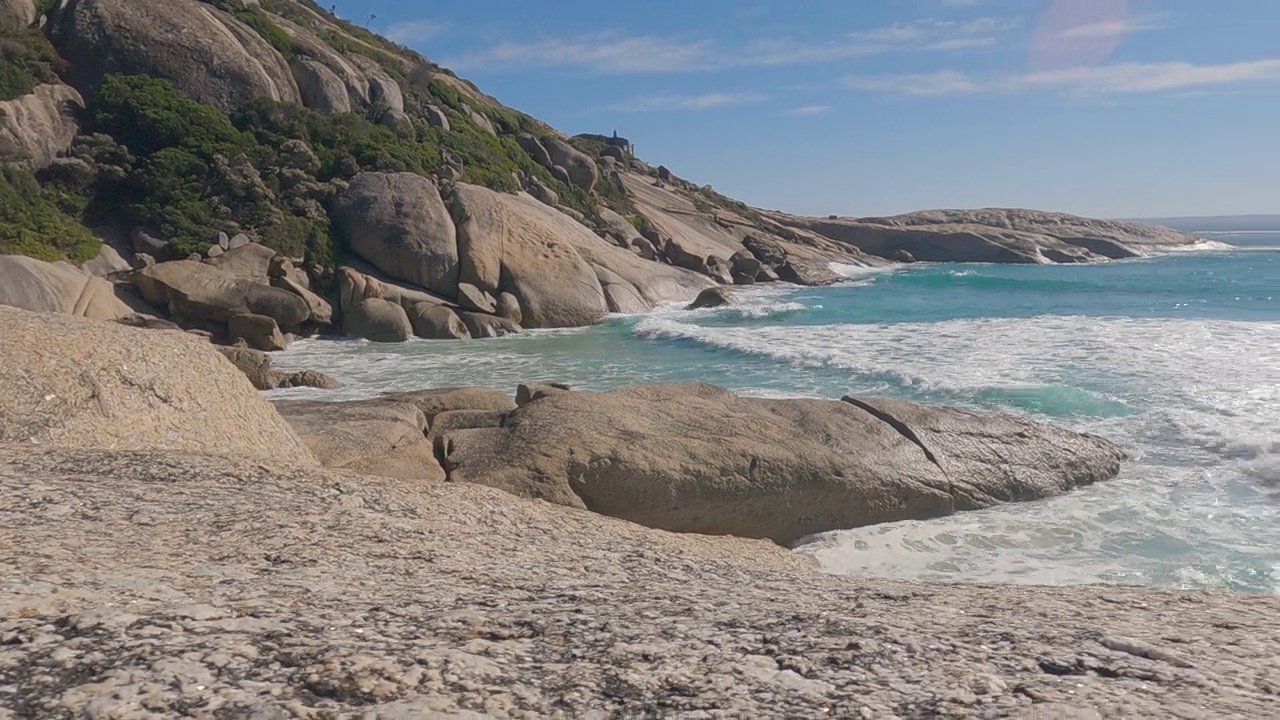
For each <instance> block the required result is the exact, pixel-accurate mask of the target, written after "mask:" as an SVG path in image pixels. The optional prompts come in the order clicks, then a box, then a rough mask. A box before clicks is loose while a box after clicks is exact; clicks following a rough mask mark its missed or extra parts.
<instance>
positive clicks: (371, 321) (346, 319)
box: [342, 297, 413, 343]
mask: <svg viewBox="0 0 1280 720" xmlns="http://www.w3.org/2000/svg"><path fill="white" fill-rule="evenodd" d="M342 331H343V332H345V333H346V334H348V335H354V336H355V337H361V338H364V339H366V340H371V341H373V342H385V343H395V342H404V341H405V340H408V339H409V338H411V337H413V324H412V323H411V322H409V315H408V313H407V312H405V309H404V308H403V307H401V306H400V305H398V304H396V303H393V302H391V301H389V300H385V299H383V298H377V297H370V298H364V299H363V300H361V301H360V302H358V303H356V304H354V305H352V306H351V307H349V308H347V309H346V310H345V311H344V313H343V315H342Z"/></svg>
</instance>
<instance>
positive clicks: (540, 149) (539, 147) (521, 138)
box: [516, 133, 554, 168]
mask: <svg viewBox="0 0 1280 720" xmlns="http://www.w3.org/2000/svg"><path fill="white" fill-rule="evenodd" d="M516 142H517V143H519V145H520V147H521V149H523V150H524V151H525V152H527V153H529V157H531V158H533V161H534V162H536V163H538V164H539V165H541V166H543V167H545V168H550V167H551V166H552V165H553V164H554V163H552V162H551V155H550V154H548V153H547V148H546V147H545V146H544V145H543V144H542V141H541V140H539V139H538V138H536V137H534V136H533V135H530V134H529V133H520V134H519V135H516Z"/></svg>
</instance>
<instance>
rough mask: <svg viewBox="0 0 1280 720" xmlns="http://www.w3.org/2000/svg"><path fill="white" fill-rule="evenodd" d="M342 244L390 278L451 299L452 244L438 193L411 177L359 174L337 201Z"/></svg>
mask: <svg viewBox="0 0 1280 720" xmlns="http://www.w3.org/2000/svg"><path fill="white" fill-rule="evenodd" d="M335 220H336V223H337V225H338V227H339V231H340V233H341V236H342V239H343V241H344V242H345V243H346V245H347V247H349V248H350V249H351V251H352V252H354V253H355V254H356V255H359V256H360V257H362V258H364V259H365V260H367V261H368V262H369V263H371V264H373V265H374V267H376V268H378V269H379V270H381V271H382V272H384V273H386V274H387V275H388V276H390V277H392V278H395V279H396V280H403V281H404V282H408V283H412V284H414V285H419V286H421V287H424V288H426V289H428V290H430V291H432V292H435V293H438V294H440V295H444V296H446V297H454V296H455V295H456V293H457V291H458V241H457V236H456V233H455V230H454V225H453V221H452V220H450V218H449V211H448V210H447V209H446V208H445V206H444V201H443V200H441V199H440V191H439V190H437V189H436V186H435V185H434V184H433V183H432V182H431V181H430V180H428V179H426V178H424V177H422V176H420V175H414V174H413V173H360V174H359V175H357V176H355V178H353V179H352V180H351V184H350V185H349V186H348V188H347V191H346V193H345V194H343V196H342V198H341V200H340V201H339V202H338V207H337V212H336V216H335Z"/></svg>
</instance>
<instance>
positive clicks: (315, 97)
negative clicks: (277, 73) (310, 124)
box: [289, 60, 351, 115]
mask: <svg viewBox="0 0 1280 720" xmlns="http://www.w3.org/2000/svg"><path fill="white" fill-rule="evenodd" d="M289 69H290V70H291V71H292V73H293V79H294V81H296V82H297V83H298V92H299V93H300V94H301V95H302V104H303V105H306V106H307V107H309V108H311V109H313V110H319V111H320V112H322V113H328V114H330V115H338V114H341V113H349V112H351V96H350V95H348V94H347V86H346V84H345V83H343V82H342V78H339V77H338V75H337V73H335V72H334V71H332V70H330V69H329V68H328V67H327V66H326V65H323V64H322V63H318V62H316V61H314V60H295V61H294V62H293V63H291V64H290V65H289Z"/></svg>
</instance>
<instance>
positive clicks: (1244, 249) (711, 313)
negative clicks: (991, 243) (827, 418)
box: [273, 232, 1280, 592]
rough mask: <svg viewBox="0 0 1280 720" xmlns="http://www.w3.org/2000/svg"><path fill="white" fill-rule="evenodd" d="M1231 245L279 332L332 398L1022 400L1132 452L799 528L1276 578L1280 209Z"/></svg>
mask: <svg viewBox="0 0 1280 720" xmlns="http://www.w3.org/2000/svg"><path fill="white" fill-rule="evenodd" d="M1214 239H1216V240H1221V241H1223V242H1226V243H1230V244H1231V245H1232V246H1234V247H1233V248H1231V249H1219V250H1213V251H1192V252H1178V253H1173V254H1169V255H1164V256H1160V257H1153V258H1144V259H1140V260H1126V261H1120V262H1112V263H1105V264H1096V265H1051V266H1031V265H986V264H962V265H934V264H917V265H911V266H904V267H900V268H895V269H891V270H885V271H876V272H868V271H865V270H859V269H852V270H849V274H850V275H851V281H850V282H849V283H847V284H842V285H839V286H834V287H828V288H800V287H794V286H781V285H777V286H757V287H751V288H746V289H741V290H740V291H739V292H738V295H739V299H740V301H741V302H740V304H739V305H737V306H734V307H728V308H721V309H715V310H699V311H692V312H690V311H685V310H683V309H680V308H678V307H671V308H663V309H659V310H657V311H655V312H653V313H651V314H648V315H643V316H625V317H616V318H613V319H611V320H610V321H608V322H606V323H604V324H601V325H598V326H595V327H590V328H579V329H573V330H560V331H538V332H530V333H527V334H524V335H520V336H513V337H506V338H498V339H492V340H472V341H463V342H439V341H436V342H432V341H413V342H410V343H406V344H403V345H377V344H371V343H367V342H364V341H354V340H324V339H316V340H304V341H301V342H298V343H296V344H295V345H294V346H293V347H292V348H291V349H289V350H288V351H287V352H284V353H280V354H277V355H276V356H275V357H276V364H277V366H279V367H282V368H303V367H308V368H313V369H316V370H321V371H324V372H327V373H329V374H331V375H333V376H335V377H336V378H337V379H338V380H340V381H341V382H343V383H345V387H344V388H343V389H341V390H338V391H329V392H322V391H315V390H290V391H278V392H276V393H273V395H275V396H285V397H312V398H322V399H348V398H358V397H368V396H371V395H374V394H376V393H378V392H382V391H387V390H409V389H419V388H424V387H443V386H450V385H492V386H496V387H500V388H504V389H507V390H509V391H511V392H514V391H515V387H516V385H517V384H518V383H520V382H525V381H539V380H541V381H561V382H568V383H570V384H572V385H573V386H574V387H575V388H579V389H596V390H603V389H608V388H613V387H618V386H621V385H626V384H631V383H636V382H657V381H692V380H698V381H706V382H711V383H715V384H718V385H723V386H725V387H729V388H732V389H734V390H737V391H739V392H742V393H744V394H750V395H758V396H770V397H826V398H839V397H840V396H842V395H844V394H847V393H854V394H863V395H881V396H890V397H896V398H901V399H905V400H913V401H918V402H925V403H945V404H951V405H959V406H964V407H969V408H976V409H982V410H1001V411H1007V412H1014V413H1021V414H1024V415H1028V416H1031V417H1034V418H1037V419H1042V420H1048V421H1052V422H1056V423H1060V424H1063V425H1066V426H1069V427H1072V428H1076V429H1078V430H1083V431H1088V432H1093V433H1097V434H1100V435H1103V436H1106V437H1109V438H1111V439H1113V440H1115V441H1117V442H1120V443H1121V444H1123V445H1124V446H1125V447H1126V448H1127V449H1128V450H1129V452H1130V453H1131V455H1132V456H1133V459H1132V460H1131V461H1130V462H1128V463H1126V464H1125V466H1124V469H1123V471H1122V473H1121V475H1120V477H1119V478H1118V479H1116V480H1114V481H1112V482H1108V483H1104V484H1101V485H1097V486H1094V487H1090V488H1086V489H1083V490H1080V491H1077V492H1074V493H1072V494H1070V495H1067V496H1064V497H1059V498H1053V499H1049V500H1045V501H1040V502H1033V503H1026V504H1017V505H1007V506H1002V507H998V508H993V509H989V510H985V511H980V512H972V513H962V514H958V515H954V516H952V517H947V518H941V519H937V520H929V521H918V522H916V521H913V522H900V523H891V524H887V525H879V526H874V527H867V528H858V529H854V530H847V531H840V532H832V533H826V534H823V535H819V536H815V537H812V538H809V539H807V540H805V541H803V542H802V543H800V544H798V545H797V547H796V548H795V551H796V552H800V553H807V554H810V555H812V556H814V557H815V558H816V559H817V560H818V561H819V562H820V563H821V565H822V566H823V568H825V569H826V570H827V571H829V572H833V573H848V574H852V575H859V576H880V577H893V578H908V579H917V580H930V581H959V582H1001V583H1036V584H1075V583H1120V584H1129V585H1151V586H1158V587H1167V588H1215V589H1229V590H1239V591H1263V592H1277V591H1280V232H1277V233H1248V234H1238V235H1226V234H1223V235H1217V236H1214Z"/></svg>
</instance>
